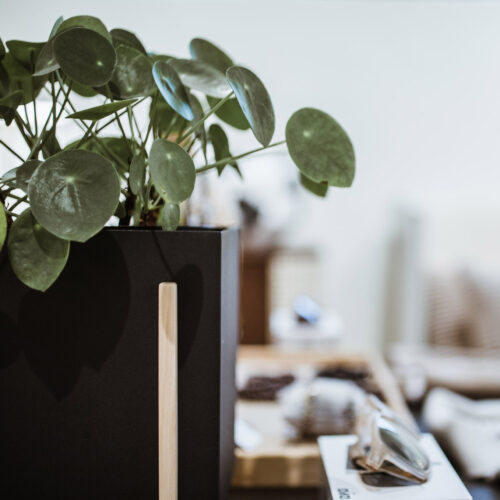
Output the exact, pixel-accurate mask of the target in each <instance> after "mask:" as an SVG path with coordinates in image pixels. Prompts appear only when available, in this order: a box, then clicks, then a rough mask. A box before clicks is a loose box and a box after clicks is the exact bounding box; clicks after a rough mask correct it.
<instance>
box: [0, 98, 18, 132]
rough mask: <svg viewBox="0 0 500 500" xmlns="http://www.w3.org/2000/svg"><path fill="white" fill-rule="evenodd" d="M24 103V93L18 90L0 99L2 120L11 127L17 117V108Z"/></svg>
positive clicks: (0, 116)
mask: <svg viewBox="0 0 500 500" xmlns="http://www.w3.org/2000/svg"><path fill="white" fill-rule="evenodd" d="M22 102H23V93H22V92H21V91H20V90H16V91H14V92H12V94H9V95H7V96H5V97H2V98H1V99H0V118H3V119H4V120H5V123H6V125H10V124H11V123H12V120H13V119H14V116H15V115H16V109H17V107H18V106H19V105H20V104H21V103H22Z"/></svg>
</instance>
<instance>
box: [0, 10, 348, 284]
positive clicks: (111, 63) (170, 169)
mask: <svg viewBox="0 0 500 500" xmlns="http://www.w3.org/2000/svg"><path fill="white" fill-rule="evenodd" d="M5 45H6V46H7V49H8V51H7V50H6V49H5V46H4V44H3V43H2V41H1V40H0V118H2V119H3V120H4V121H5V123H6V125H7V126H9V125H11V124H13V125H14V124H15V125H16V126H17V128H18V129H19V133H20V135H21V137H22V140H23V141H25V143H26V144H27V146H28V148H29V154H27V156H26V157H23V156H21V155H20V154H18V153H17V152H16V151H15V147H14V146H13V145H9V144H7V143H6V142H5V141H3V140H2V139H1V138H0V144H1V145H2V146H3V147H5V148H6V149H7V150H9V151H10V153H12V154H13V155H15V156H16V157H17V159H18V160H19V162H20V166H18V167H17V168H14V169H12V170H10V171H9V172H7V173H6V174H5V175H4V176H3V177H2V178H1V180H0V248H1V247H3V245H4V243H5V241H6V242H7V250H8V255H9V259H10V264H11V266H12V269H13V270H14V272H15V273H16V275H17V276H18V278H19V279H20V280H21V281H22V282H23V283H25V284H26V285H27V286H29V287H31V288H34V289H37V290H42V291H44V290H46V289H47V288H48V287H50V285H51V284H52V283H53V282H54V281H55V280H56V279H57V277H58V276H59V274H60V273H61V271H62V270H63V268H64V266H65V264H66V261H67V259H68V255H69V251H70V243H71V242H72V241H75V242H85V241H87V240H88V239H89V238H91V237H92V236H93V235H95V234H96V233H98V232H99V231H100V230H101V229H102V228H103V227H104V226H105V225H106V224H107V223H108V221H109V220H110V219H111V217H112V216H117V217H118V218H119V224H120V225H126V226H129V225H160V226H162V227H163V228H164V229H165V230H174V229H175V228H176V227H177V226H178V224H179V220H180V217H181V207H180V205H181V203H182V202H183V201H185V200H187V199H189V197H190V195H191V193H192V192H193V188H194V185H195V181H196V177H197V176H198V175H200V174H202V173H204V172H207V171H209V170H216V171H217V172H218V174H219V175H220V174H221V173H222V171H223V170H224V168H225V167H227V166H229V167H231V168H234V169H236V170H237V172H238V173H240V170H239V166H238V164H237V160H239V159H241V158H244V157H245V156H248V155H250V154H252V153H256V152H258V151H262V150H265V149H269V148H272V147H277V146H280V145H282V144H285V143H286V146H287V148H288V152H289V154H290V156H291V158H292V160H293V161H294V163H295V164H296V165H297V167H298V169H299V173H300V181H301V183H302V185H303V186H304V187H305V188H306V189H308V190H309V191H311V192H312V193H314V194H316V195H318V196H325V195H326V192H327V190H328V187H329V186H337V187H348V186H350V185H351V183H352V181H353V178H354V171H355V160H354V151H353V147H352V144H351V141H350V140H349V137H348V136H347V134H346V133H345V132H344V130H343V129H342V128H341V126H340V125H339V124H338V123H337V122H336V121H335V120H334V119H333V118H332V117H330V116H329V115H328V114H326V113H324V112H322V111H320V110H317V109H313V108H303V109H300V110H298V111H296V112H295V113H294V114H293V115H292V116H291V118H290V119H289V120H288V123H287V125H286V131H285V140H280V141H278V142H272V139H273V135H274V129H275V118H274V111H273V106H272V103H271V99H270V97H269V94H268V92H267V90H266V88H265V87H264V85H263V84H262V82H261V81H260V79H259V78H258V77H257V76H256V75H255V74H254V73H252V72H251V71H250V70H248V69H246V68H244V67H242V66H238V65H235V64H234V63H233V61H232V60H231V59H230V58H229V57H228V56H227V55H226V54H225V53H224V52H223V51H221V50H220V49H219V48H217V47H216V46H215V45H213V44H212V43H210V42H208V41H206V40H202V39H199V38H196V39H194V40H192V41H191V43H190V47H189V48H190V53H191V59H177V58H173V57H170V56H167V55H160V54H152V53H148V52H147V51H146V50H145V48H144V46H143V45H142V43H141V42H140V40H139V39H138V38H137V37H136V36H135V35H134V34H133V33H131V32H129V31H126V30H123V29H113V30H111V31H108V30H107V29H106V27H105V26H104V24H103V23H102V22H101V21H100V20H99V19H97V18H95V17H91V16H76V17H72V18H70V19H66V20H63V19H62V18H60V19H58V20H57V22H56V23H55V25H54V27H53V28H52V31H51V33H50V36H49V38H48V41H46V42H44V43H32V42H24V41H19V40H11V41H8V42H6V44H5ZM74 93H76V94H79V96H84V97H88V98H89V99H92V101H93V102H92V104H94V105H93V106H92V107H87V108H86V109H78V110H77V109H76V108H75V106H74V104H73V102H72V96H73V95H74ZM40 96H42V97H43V99H45V100H47V99H48V100H49V102H50V101H51V102H52V106H51V109H50V111H49V113H48V114H47V116H42V117H41V116H40V114H41V113H40V112H38V113H37V99H38V98H39V97H40ZM80 100H81V99H80ZM96 104H97V105H96ZM143 106H149V115H148V116H149V119H148V120H147V121H146V123H144V121H145V120H140V119H138V118H137V116H136V115H138V113H137V111H138V110H139V109H140V108H141V107H143ZM23 107H24V111H25V113H24V116H22V115H21V113H20V112H19V110H20V109H22V108H23ZM144 114H145V113H143V115H144ZM61 118H67V119H70V120H73V121H74V122H75V123H76V124H77V125H78V126H79V127H80V129H81V138H80V139H78V140H76V141H74V142H72V143H71V144H68V145H65V146H62V145H61V144H60V142H59V141H58V138H57V127H58V124H59V123H60V121H61ZM207 120H208V122H207ZM207 123H210V126H208V127H207ZM110 125H113V127H110ZM226 125H229V126H231V127H234V128H236V129H240V130H247V129H250V130H251V131H252V132H253V134H254V136H255V139H256V140H257V141H258V142H259V143H260V145H261V146H260V147H258V148H255V149H253V150H252V151H248V152H245V153H241V154H237V155H235V156H232V155H231V153H230V149H229V143H228V138H227V135H226V132H225V131H224V128H223V126H226ZM108 127H110V128H108ZM113 128H115V129H116V130H117V131H119V132H118V133H115V135H113V136H110V135H109V130H110V129H113ZM106 129H107V130H106ZM240 175H241V173H240Z"/></svg>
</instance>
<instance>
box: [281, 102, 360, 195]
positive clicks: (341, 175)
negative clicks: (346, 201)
mask: <svg viewBox="0 0 500 500" xmlns="http://www.w3.org/2000/svg"><path fill="white" fill-rule="evenodd" d="M286 143H287V146H288V152H289V153H290V156H291V157H292V160H293V161H294V162H295V164H296V165H297V167H298V168H299V170H300V171H301V172H302V173H303V174H304V175H305V176H306V177H308V178H309V179H311V180H312V181H314V182H324V183H327V184H328V185H329V186H337V187H349V186H350V185H351V184H352V181H353V180H354V171H355V162H354V149H353V147H352V144H351V141H350V139H349V137H348V135H347V134H346V133H345V132H344V129H343V128H342V127H341V126H340V125H339V124H338V123H337V122H336V121H335V120H334V119H333V118H332V117H331V116H330V115H327V114H326V113H324V112H323V111H320V110H319V109H313V108H303V109H299V110H298V111H296V112H295V113H294V114H293V115H292V116H291V117H290V119H289V120H288V123H287V125H286Z"/></svg>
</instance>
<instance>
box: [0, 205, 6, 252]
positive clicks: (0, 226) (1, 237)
mask: <svg viewBox="0 0 500 500" xmlns="http://www.w3.org/2000/svg"><path fill="white" fill-rule="evenodd" d="M6 236H7V217H6V215H5V208H4V206H3V204H2V203H1V202H0V250H2V248H3V244H4V243H5V238H6Z"/></svg>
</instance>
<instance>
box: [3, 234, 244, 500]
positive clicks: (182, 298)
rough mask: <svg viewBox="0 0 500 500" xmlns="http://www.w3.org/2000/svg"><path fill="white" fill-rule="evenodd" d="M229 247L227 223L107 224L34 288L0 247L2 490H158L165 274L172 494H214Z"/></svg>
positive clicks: (70, 493) (224, 433) (225, 455)
mask: <svg viewBox="0 0 500 500" xmlns="http://www.w3.org/2000/svg"><path fill="white" fill-rule="evenodd" d="M238 250H239V246H238V233H237V231H235V230H220V229H199V228H198V229H191V228H188V229H181V230H179V231H175V232H163V231H161V230H155V229H150V228H149V229H146V228H145V229H140V228H126V229H120V228H109V229H106V230H105V231H102V232H101V233H99V234H98V235H96V236H95V237H94V238H92V239H91V240H89V241H88V242H86V243H84V244H72V246H71V252H70V258H69V261H68V265H67V267H66V268H65V270H64V271H63V273H62V274H61V276H60V278H59V279H58V281H57V282H56V283H55V284H54V285H53V286H52V287H51V288H50V289H49V290H48V291H47V292H45V293H40V292H36V291H33V290H31V289H28V288H27V287H26V286H24V285H22V284H21V283H20V282H19V281H18V280H17V278H16V277H15V276H14V274H13V272H12V270H11V268H10V265H9V263H8V259H7V255H6V252H5V250H4V251H3V252H2V253H1V254H0V443H1V446H0V462H1V463H2V464H3V465H2V467H1V468H0V484H1V485H2V497H3V496H6V498H13V499H14V498H15V499H16V500H24V499H30V500H31V499H32V498H38V499H39V500H44V499H46V498H47V499H52V498H72V500H88V499H89V498H95V499H96V500H98V499H103V500H104V499H105V500H115V499H116V500H123V499H125V498H142V499H144V500H146V499H151V500H153V499H157V498H158V390H159V388H158V285H159V283H161V282H164V281H174V282H176V283H177V285H178V318H179V336H178V339H179V345H178V349H179V357H178V362H179V366H178V369H179V385H178V389H179V424H178V425H179V427H178V433H179V499H180V500H188V499H189V500H190V499H192V498H210V499H214V500H215V499H224V498H227V491H228V487H229V483H230V479H231V471H232V464H233V458H234V452H233V446H234V442H233V432H232V430H233V419H234V402H235V397H236V389H235V383H234V362H235V354H236V344H237V338H238V262H239V258H238V255H239V253H238ZM193 477H196V478H197V479H196V481H193ZM27 478H29V480H27Z"/></svg>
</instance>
